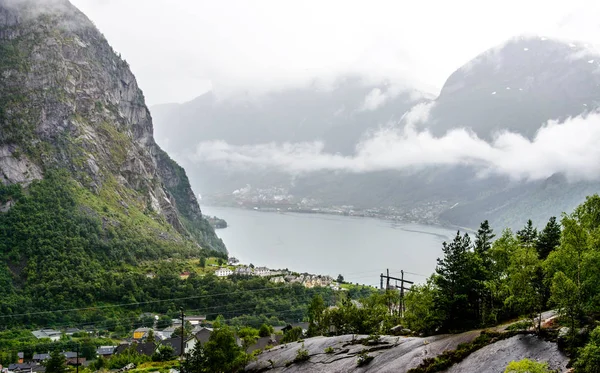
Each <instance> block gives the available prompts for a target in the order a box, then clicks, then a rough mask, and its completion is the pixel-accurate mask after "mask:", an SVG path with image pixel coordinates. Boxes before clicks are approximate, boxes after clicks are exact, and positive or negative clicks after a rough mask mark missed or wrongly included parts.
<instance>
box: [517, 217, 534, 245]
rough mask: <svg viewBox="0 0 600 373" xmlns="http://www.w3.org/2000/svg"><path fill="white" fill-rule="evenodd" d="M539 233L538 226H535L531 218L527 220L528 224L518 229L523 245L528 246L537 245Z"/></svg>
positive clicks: (518, 235)
mask: <svg viewBox="0 0 600 373" xmlns="http://www.w3.org/2000/svg"><path fill="white" fill-rule="evenodd" d="M537 235H538V233H537V228H535V227H534V226H533V222H532V221H531V219H529V220H527V224H525V227H524V228H523V229H521V230H520V231H517V237H519V241H520V242H521V245H523V246H527V247H535V245H536V241H537Z"/></svg>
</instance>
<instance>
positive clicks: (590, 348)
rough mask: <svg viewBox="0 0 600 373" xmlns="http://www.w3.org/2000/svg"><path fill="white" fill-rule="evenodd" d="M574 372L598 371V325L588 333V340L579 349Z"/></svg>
mask: <svg viewBox="0 0 600 373" xmlns="http://www.w3.org/2000/svg"><path fill="white" fill-rule="evenodd" d="M574 367H575V372H576V373H600V327H596V329H594V330H593V331H592V333H591V335H590V341H589V342H588V343H587V344H586V345H585V346H584V347H583V348H582V349H581V350H580V352H579V357H578V358H577V360H575V364H574Z"/></svg>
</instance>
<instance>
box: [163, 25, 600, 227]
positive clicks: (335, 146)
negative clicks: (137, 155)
mask: <svg viewBox="0 0 600 373" xmlns="http://www.w3.org/2000/svg"><path fill="white" fill-rule="evenodd" d="M599 62H600V56H597V55H596V54H595V53H594V52H592V51H590V49H589V48H587V46H586V45H584V44H580V43H569V42H562V41H559V40H553V39H548V38H543V37H537V36H522V37H515V38H513V39H511V40H508V41H507V42H505V43H503V44H501V45H498V46H496V47H494V48H491V49H490V50H488V51H485V52H483V53H482V54H480V55H479V56H477V57H476V58H474V59H473V60H472V61H470V62H468V63H467V64H465V65H464V66H462V67H461V68H459V69H458V70H457V71H455V72H454V73H453V74H452V75H451V76H450V77H449V78H448V79H447V81H446V82H445V84H444V86H443V88H442V90H441V92H440V94H439V96H438V97H436V98H435V99H431V98H429V97H425V96H424V95H420V96H419V95H417V94H415V93H414V92H413V91H411V90H408V89H406V90H405V91H403V93H401V94H397V95H395V96H394V98H393V99H387V100H382V104H381V105H380V106H377V105H372V106H369V105H366V103H367V102H370V101H372V99H373V98H377V97H380V96H382V95H384V94H385V93H386V87H385V86H377V85H368V84H364V82H363V81H362V80H361V79H360V77H353V78H351V79H346V80H341V81H340V82H338V84H337V85H336V86H335V88H334V89H332V90H329V91H319V90H317V89H314V88H308V89H302V90H290V89H288V90H282V91H280V92H273V93H271V94H268V95H267V96H266V97H262V98H261V97H258V98H256V97H251V96H247V97H245V98H244V99H243V100H242V99H240V98H239V97H238V98H237V99H235V100H234V99H225V100H219V99H218V98H216V97H215V95H214V94H212V93H207V94H205V95H203V96H201V97H199V98H197V99H196V100H193V101H191V102H188V103H185V104H182V105H173V104H171V105H167V106H161V107H154V108H152V112H153V114H154V118H155V121H156V123H157V139H158V141H159V142H162V141H164V143H165V144H168V147H169V148H172V149H176V151H175V152H174V153H173V154H174V157H175V158H176V159H178V160H180V161H181V162H184V163H186V165H188V166H189V169H190V170H191V174H190V178H191V180H192V183H193V184H194V185H197V186H198V190H199V191H200V192H201V193H202V194H203V195H206V196H207V197H209V198H211V199H215V200H217V201H219V202H221V203H222V202H224V201H231V200H236V201H239V195H240V193H246V194H247V195H248V198H247V199H248V200H249V201H250V203H257V204H259V203H261V202H265V201H266V200H265V196H266V195H269V194H270V195H271V196H272V195H273V194H276V198H279V200H282V199H283V200H285V201H291V202H292V203H298V202H300V201H302V200H313V201H316V204H317V205H321V206H331V205H353V206H355V207H358V208H382V209H387V208H388V207H390V206H391V207H392V208H394V209H396V210H397V211H402V212H404V213H406V214H404V215H406V216H405V217H407V218H408V219H409V220H417V221H426V222H441V223H448V224H452V225H458V226H463V227H471V228H475V227H477V226H478V225H479V223H480V222H481V221H482V220H484V219H488V220H490V222H492V223H493V224H494V225H495V226H497V227H512V228H518V227H521V226H522V225H523V224H524V223H525V222H526V221H527V219H529V218H532V219H536V223H537V224H540V225H542V224H544V223H545V221H547V219H548V218H549V217H550V216H553V215H557V216H558V215H560V213H561V212H563V211H571V210H572V209H573V208H574V207H575V206H576V205H577V204H579V203H581V202H582V201H583V200H584V198H585V196H586V195H589V194H593V193H595V192H597V191H598V190H600V188H599V185H600V184H598V183H595V182H578V183H572V182H569V180H567V179H566V178H565V177H564V175H558V174H557V175H554V176H553V177H551V178H550V179H548V180H538V181H529V180H517V179H512V178H510V177H509V176H504V175H488V176H487V177H484V178H482V177H480V175H479V170H477V169H475V168H473V167H471V166H467V165H456V166H444V165H436V166H427V167H413V168H406V169H402V170H376V171H371V172H346V171H334V172H331V171H316V172H305V173H300V174H298V173H296V174H291V173H288V172H286V171H282V170H279V171H276V170H274V169H272V168H268V167H258V166H257V167H247V168H244V169H240V168H239V167H238V168H236V167H232V165H231V164H230V163H228V162H233V161H231V160H230V161H228V162H222V163H212V162H205V161H198V160H197V159H195V160H192V159H193V158H194V152H195V146H196V145H197V144H198V143H200V142H204V141H211V140H220V141H224V142H225V143H227V144H230V145H236V146H249V147H252V146H254V145H257V144H271V143H278V144H283V143H287V144H291V145H289V146H294V144H295V143H298V142H303V141H314V140H320V141H322V142H323V143H324V147H323V152H327V153H330V154H334V153H340V154H342V155H353V154H355V151H356V145H357V144H358V143H359V142H360V141H361V140H362V139H365V138H367V137H368V136H369V134H370V133H372V132H373V131H374V130H376V129H378V128H380V126H382V125H385V124H387V123H389V122H397V123H400V124H406V123H407V122H408V120H409V118H410V116H407V115H405V114H406V113H407V112H408V111H409V110H411V109H412V108H416V105H418V104H423V103H425V104H427V105H428V107H429V108H430V109H429V113H428V116H427V118H426V119H425V120H423V121H422V123H418V124H417V128H418V129H420V130H423V129H427V130H429V131H430V132H431V133H432V134H433V135H434V136H437V137H441V136H444V135H445V134H446V133H447V132H448V131H449V130H451V129H455V128H467V129H468V130H469V131H471V132H472V133H474V134H476V135H477V136H478V137H479V138H481V139H483V140H486V141H488V142H492V141H493V140H494V139H495V137H496V135H497V134H498V133H501V132H503V131H510V132H513V133H515V134H520V135H522V136H524V137H525V138H527V139H530V140H532V139H534V137H535V135H536V133H537V131H538V130H539V129H540V128H541V127H542V126H543V125H544V124H545V123H546V122H548V121H550V120H558V121H563V120H565V119H567V118H570V117H576V116H579V115H587V114H589V113H593V112H595V111H596V110H597V109H598V107H599V105H600V99H599V97H600V69H599ZM374 92H375V93H374ZM386 97H387V96H386ZM414 97H421V98H420V99H418V100H413V99H412V98H414ZM375 101H377V100H375ZM367 106H368V107H369V110H365V108H366V107H367ZM248 154H250V153H248ZM196 173H198V174H199V175H201V176H198V177H196V175H195V174H196ZM208 175H210V177H207V176H208ZM246 185H250V186H249V187H246ZM234 191H235V193H236V194H235V195H232V192H234ZM214 196H216V198H213V197H214ZM401 215H402V214H401Z"/></svg>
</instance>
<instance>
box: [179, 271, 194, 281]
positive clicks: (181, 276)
mask: <svg viewBox="0 0 600 373" xmlns="http://www.w3.org/2000/svg"><path fill="white" fill-rule="evenodd" d="M190 274H191V273H190V272H189V271H184V272H181V273H180V274H179V278H180V279H182V280H187V279H188V277H190Z"/></svg>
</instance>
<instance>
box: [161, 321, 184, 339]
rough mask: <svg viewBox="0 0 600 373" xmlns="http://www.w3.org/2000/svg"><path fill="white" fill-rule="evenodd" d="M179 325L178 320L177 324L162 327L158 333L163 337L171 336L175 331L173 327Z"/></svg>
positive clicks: (175, 327)
mask: <svg viewBox="0 0 600 373" xmlns="http://www.w3.org/2000/svg"><path fill="white" fill-rule="evenodd" d="M180 327H181V322H179V326H169V327H168V328H164V329H163V330H162V331H161V332H160V333H161V334H162V335H163V337H165V339H169V338H171V334H173V333H174V332H175V329H177V328H180Z"/></svg>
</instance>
